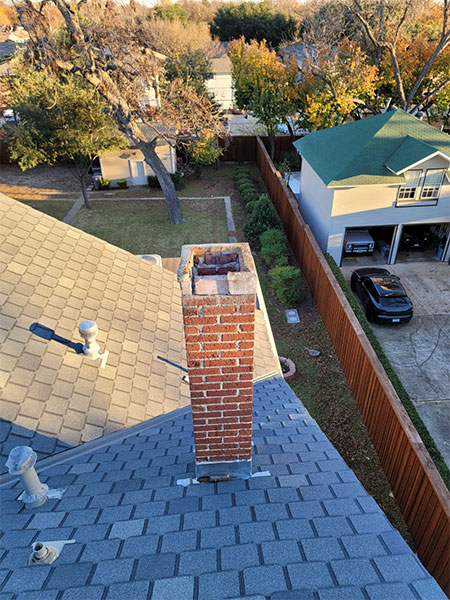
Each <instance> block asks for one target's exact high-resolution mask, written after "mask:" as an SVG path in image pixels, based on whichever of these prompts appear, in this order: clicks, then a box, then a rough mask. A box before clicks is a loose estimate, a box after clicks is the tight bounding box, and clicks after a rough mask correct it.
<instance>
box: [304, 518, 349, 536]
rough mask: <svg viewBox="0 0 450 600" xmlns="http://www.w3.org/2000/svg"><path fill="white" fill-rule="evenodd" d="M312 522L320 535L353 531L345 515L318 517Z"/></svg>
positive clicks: (347, 533)
mask: <svg viewBox="0 0 450 600" xmlns="http://www.w3.org/2000/svg"><path fill="white" fill-rule="evenodd" d="M313 523H314V527H315V528H316V529H317V533H318V534H319V536H320V537H333V536H341V535H349V534H351V533H353V531H352V528H351V527H350V524H349V522H348V521H347V519H346V518H345V517H318V518H315V519H313Z"/></svg>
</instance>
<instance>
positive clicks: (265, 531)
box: [239, 523, 275, 544]
mask: <svg viewBox="0 0 450 600" xmlns="http://www.w3.org/2000/svg"><path fill="white" fill-rule="evenodd" d="M239 537H240V541H241V543H242V544H245V543H247V542H254V543H256V544H258V543H261V542H267V541H271V540H274V539H275V533H274V530H273V527H272V524H271V523H242V525H239Z"/></svg>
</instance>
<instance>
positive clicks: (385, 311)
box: [351, 267, 413, 323]
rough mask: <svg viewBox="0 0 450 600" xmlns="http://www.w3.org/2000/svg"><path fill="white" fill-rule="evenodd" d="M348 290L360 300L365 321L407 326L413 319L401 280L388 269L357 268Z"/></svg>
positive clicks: (411, 308)
mask: <svg viewBox="0 0 450 600" xmlns="http://www.w3.org/2000/svg"><path fill="white" fill-rule="evenodd" d="M351 288H352V290H353V291H354V292H355V293H356V294H357V295H358V296H359V298H360V299H361V301H362V303H363V305H364V308H365V311H366V317H367V320H368V321H379V322H381V323H408V322H409V321H410V320H411V319H412V316H413V305H412V302H411V300H410V299H409V298H408V294H407V293H406V290H405V288H404V287H403V285H402V284H401V282H400V278H399V277H397V275H393V274H392V273H390V272H389V271H388V270H387V269H377V268H374V267H366V268H363V269H356V271H353V273H352V278H351Z"/></svg>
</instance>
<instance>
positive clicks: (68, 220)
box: [62, 196, 84, 225]
mask: <svg viewBox="0 0 450 600" xmlns="http://www.w3.org/2000/svg"><path fill="white" fill-rule="evenodd" d="M83 205H84V200H83V196H79V198H77V199H76V200H75V203H74V204H73V206H72V208H71V209H70V210H69V212H68V213H67V215H66V216H65V217H64V219H63V220H62V221H63V223H67V225H70V224H71V223H72V221H73V220H74V218H75V215H76V214H77V212H78V211H79V210H80V208H82V207H83Z"/></svg>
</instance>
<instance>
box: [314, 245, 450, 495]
mask: <svg viewBox="0 0 450 600" xmlns="http://www.w3.org/2000/svg"><path fill="white" fill-rule="evenodd" d="M325 258H326V259H327V262H328V264H329V265H330V268H331V270H332V271H333V274H334V275H335V277H336V279H337V281H338V283H339V285H340V286H341V288H342V291H343V292H344V294H345V296H346V298H347V300H348V302H349V304H350V306H351V307H352V309H353V312H354V313H355V315H356V317H357V319H358V321H359V322H360V324H361V327H362V328H363V330H364V333H365V334H366V335H367V338H368V340H369V342H370V344H371V345H372V348H373V349H374V351H375V354H376V355H377V356H378V358H379V360H380V362H381V364H382V365H383V367H384V370H385V371H386V373H387V376H388V377H389V379H390V380H391V383H392V385H393V386H394V388H395V391H396V392H397V394H398V397H399V398H400V401H401V403H402V404H403V406H404V407H405V409H406V412H407V413H408V415H409V418H410V419H411V421H412V422H413V425H414V427H415V428H416V430H417V433H418V434H419V435H420V437H421V438H422V441H423V443H424V445H425V447H426V449H427V450H428V452H429V453H430V456H431V458H432V459H433V462H434V464H435V465H436V468H437V470H438V471H439V473H440V474H441V477H442V479H443V480H444V483H445V485H446V486H447V487H448V488H449V489H450V470H449V468H448V466H447V464H446V463H445V461H444V459H443V457H442V454H441V453H440V452H439V450H438V448H437V447H436V443H435V441H434V439H433V438H432V437H431V435H430V433H429V431H428V429H427V428H426V426H425V424H424V422H423V421H422V419H421V417H420V415H419V413H418V412H417V409H416V407H415V406H414V404H413V402H412V400H411V398H410V396H409V394H408V392H407V391H406V390H405V388H404V386H403V384H402V382H401V381H400V378H399V376H398V375H397V373H396V371H395V369H394V367H393V366H392V365H391V363H390V361H389V359H388V357H387V356H386V354H385V353H384V350H383V348H382V347H381V344H380V342H379V341H378V339H377V337H376V336H375V334H374V332H373V329H372V327H371V326H370V324H369V322H368V320H367V318H366V315H365V314H364V312H363V310H362V308H361V306H360V305H359V302H358V301H357V300H356V298H355V296H354V294H353V292H352V291H351V289H350V288H349V286H348V285H347V282H346V281H345V279H344V276H343V275H342V271H341V270H340V268H339V267H338V266H337V264H336V262H335V261H334V259H333V257H332V256H330V255H329V254H325Z"/></svg>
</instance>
